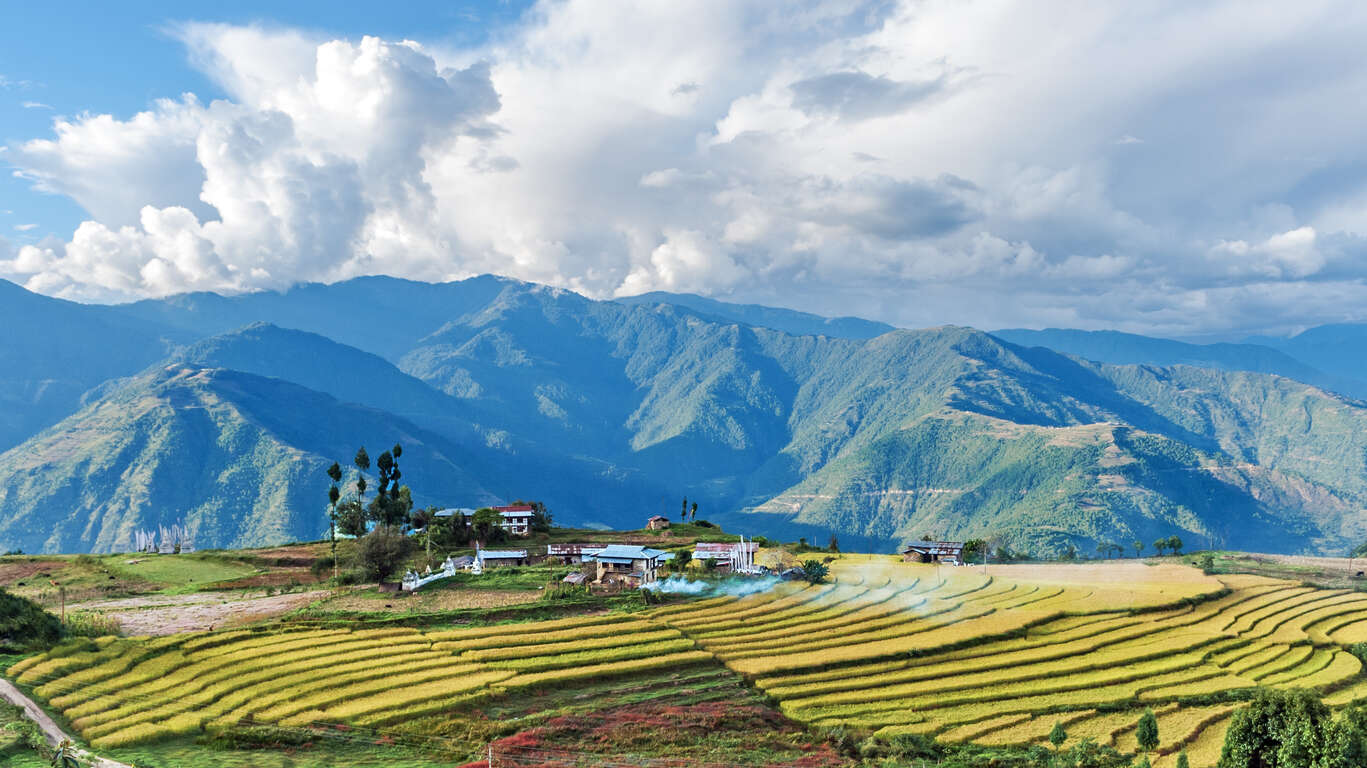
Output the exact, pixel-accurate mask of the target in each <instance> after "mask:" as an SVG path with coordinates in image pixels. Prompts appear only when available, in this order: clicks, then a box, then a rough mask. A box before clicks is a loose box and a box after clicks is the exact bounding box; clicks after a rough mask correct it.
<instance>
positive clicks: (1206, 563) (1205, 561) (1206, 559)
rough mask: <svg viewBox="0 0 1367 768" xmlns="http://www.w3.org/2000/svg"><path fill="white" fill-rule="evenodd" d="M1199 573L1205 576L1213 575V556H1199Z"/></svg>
mask: <svg viewBox="0 0 1367 768" xmlns="http://www.w3.org/2000/svg"><path fill="white" fill-rule="evenodd" d="M1201 572H1202V573H1207V574H1209V573H1215V555H1212V554H1211V553H1209V552H1207V553H1205V554H1204V555H1201Z"/></svg>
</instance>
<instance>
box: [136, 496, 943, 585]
mask: <svg viewBox="0 0 1367 768" xmlns="http://www.w3.org/2000/svg"><path fill="white" fill-rule="evenodd" d="M488 509H490V510H492V511H493V512H494V513H496V514H497V515H498V528H499V530H500V531H501V532H502V535H503V536H504V537H506V538H507V539H510V540H515V539H525V538H529V537H530V536H532V534H533V532H534V523H533V520H534V518H535V516H536V514H537V509H536V507H535V506H533V505H530V504H510V505H501V506H495V507H490V508H488ZM477 512H478V510H476V509H473V508H469V507H448V508H444V509H438V510H435V511H434V512H433V513H432V514H431V516H430V519H431V520H432V521H440V520H453V519H459V520H462V521H468V520H470V519H472V518H473V517H474V516H475V514H476V513H477ZM670 528H671V521H670V520H669V518H667V517H665V516H663V515H654V516H652V517H650V518H649V519H648V520H646V525H645V526H644V528H643V531H646V532H652V533H655V534H659V533H661V532H664V534H665V535H668V532H669V531H670ZM718 532H719V533H720V531H718ZM409 533H410V535H415V536H420V535H422V534H423V533H424V529H423V528H416V529H413V530H411V531H410V532H409ZM348 538H349V537H348ZM618 538H620V539H621V540H620V541H610V542H593V543H590V542H563V543H556V542H548V543H546V544H543V545H539V546H524V547H507V546H504V547H503V548H486V547H484V546H483V545H482V544H481V543H480V542H479V541H475V542H474V551H473V552H472V553H470V554H460V555H447V556H446V557H445V558H444V559H443V560H442V561H441V563H440V564H439V565H438V566H437V567H435V568H434V567H433V565H432V564H431V563H429V564H428V565H427V566H426V567H425V568H424V569H423V570H422V571H421V572H420V571H418V570H416V569H409V570H407V571H406V572H405V573H404V574H403V578H402V580H401V581H400V582H399V584H398V585H397V588H398V589H399V590H400V591H404V592H414V591H417V590H419V589H421V588H423V587H424V586H426V585H428V584H432V583H434V582H437V581H440V580H442V579H446V578H450V577H451V576H454V575H455V574H456V573H468V574H472V575H475V576H478V575H481V574H483V573H485V572H486V571H488V570H491V569H501V568H518V567H524V566H536V565H543V564H553V565H566V566H579V569H578V570H573V571H571V572H570V573H568V574H567V575H566V576H564V578H563V579H562V583H564V584H568V585H574V586H585V587H590V588H595V589H599V590H605V591H618V590H625V589H640V588H651V587H652V586H653V585H655V584H657V583H658V582H659V581H660V579H661V577H662V575H664V574H667V573H676V574H677V573H681V572H682V571H683V568H684V567H686V566H687V565H688V564H689V563H697V564H698V568H699V569H700V570H701V571H702V572H704V573H707V574H712V575H716V576H731V577H741V578H758V577H775V578H778V579H780V580H788V581H793V580H798V579H801V578H803V571H802V568H800V567H798V566H796V565H792V564H788V565H787V567H785V564H784V563H783V562H782V561H781V559H779V558H772V559H771V562H769V563H761V562H759V554H760V548H761V545H760V542H759V541H756V540H754V539H747V538H746V537H745V536H740V537H739V540H738V541H696V542H694V543H693V544H692V545H691V546H684V547H670V548H662V546H663V545H657V546H652V545H651V544H650V543H641V542H639V541H633V540H632V539H633V538H634V537H632V536H631V535H630V533H629V532H622V536H620V537H618ZM732 538H735V537H732ZM130 544H131V553H134V554H149V555H151V554H156V555H174V554H190V553H193V552H195V546H194V537H193V534H192V533H191V531H190V530H189V529H188V528H187V527H186V526H185V525H182V524H172V525H169V526H165V525H164V526H160V527H159V528H158V529H156V530H145V531H144V530H139V531H134V532H133V534H132V536H131V541H130ZM963 552H964V542H955V541H912V542H909V543H907V544H906V545H905V546H904V547H902V548H901V550H900V554H901V557H902V559H903V560H904V561H905V562H911V563H936V564H941V565H962V564H963ZM130 562H136V561H130ZM387 587H388V588H387ZM393 587H394V585H385V584H381V589H382V590H385V591H389V590H392V589H393Z"/></svg>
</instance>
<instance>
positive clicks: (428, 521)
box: [408, 507, 437, 561]
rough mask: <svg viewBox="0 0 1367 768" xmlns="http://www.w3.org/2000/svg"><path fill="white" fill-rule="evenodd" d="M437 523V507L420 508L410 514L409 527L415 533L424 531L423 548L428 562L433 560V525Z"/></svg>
mask: <svg viewBox="0 0 1367 768" xmlns="http://www.w3.org/2000/svg"><path fill="white" fill-rule="evenodd" d="M436 522H437V508H436V507H428V508H427V509H421V508H419V509H415V510H413V511H412V512H409V513H408V526H409V527H410V528H411V529H413V530H415V531H416V530H419V529H421V530H422V539H423V546H424V547H425V548H426V550H427V551H426V553H425V555H426V557H427V559H428V561H431V559H432V525H433V524H434V523H436Z"/></svg>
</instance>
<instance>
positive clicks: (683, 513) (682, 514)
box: [679, 496, 688, 523]
mask: <svg viewBox="0 0 1367 768" xmlns="http://www.w3.org/2000/svg"><path fill="white" fill-rule="evenodd" d="M687 519H688V497H687V496H685V497H684V500H683V507H681V508H680V509H679V522H681V523H682V522H684V521H685V520H687Z"/></svg>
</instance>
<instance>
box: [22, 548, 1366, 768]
mask: <svg viewBox="0 0 1367 768" xmlns="http://www.w3.org/2000/svg"><path fill="white" fill-rule="evenodd" d="M1363 626H1367V597H1364V596H1361V595H1358V594H1355V593H1350V592H1341V591H1331V590H1313V589H1310V588H1306V587H1302V586H1300V585H1298V584H1295V583H1292V582H1284V581H1278V580H1274V579H1267V578H1262V577H1253V576H1222V577H1211V576H1205V575H1202V574H1201V573H1199V572H1198V571H1195V570H1193V569H1190V568H1187V567H1185V566H1180V565H1175V564H1174V565H1160V566H1146V565H1142V564H1137V563H1133V564H1115V565H1106V566H1099V567H1098V566H1093V567H1091V568H1088V567H1085V566H1058V567H1044V566H1031V567H1024V566H1016V567H1011V566H1008V567H998V568H991V569H989V570H988V571H987V572H983V571H982V570H981V569H975V568H949V567H943V568H937V567H934V566H911V565H903V564H900V563H894V562H892V561H891V560H888V559H882V558H874V557H859V556H854V557H846V558H842V559H841V560H840V561H838V562H836V563H835V564H834V568H833V579H832V583H830V584H824V585H818V586H806V585H800V584H791V583H789V584H783V585H780V586H778V587H776V588H775V589H773V590H771V591H769V592H766V593H763V594H758V595H752V596H749V597H743V598H729V597H723V598H714V599H710V600H701V601H695V602H692V603H688V604H684V605H677V606H671V607H665V608H657V609H654V610H650V611H646V612H643V613H638V614H621V615H604V616H589V617H577V618H570V619H562V620H557V621H545V622H537V623H530V624H519V625H504V626H490V627H482V628H472V629H454V630H446V631H419V630H415V629H401V628H400V629H386V630H365V631H344V630H311V631H294V632H276V633H264V632H252V631H245V630H242V631H230V632H218V633H212V634H204V633H202V634H191V635H177V636H171V637H164V638H156V639H152V640H139V639H112V638H110V639H104V640H101V641H99V642H98V643H96V644H95V645H94V646H92V647H88V648H86V649H84V650H81V651H79V652H70V653H66V654H61V653H54V654H50V655H49V656H46V657H36V658H34V659H30V660H26V661H24V662H21V663H19V664H18V665H16V666H14V667H12V668H11V669H10V670H9V674H10V676H11V677H15V678H17V679H18V681H19V682H20V683H21V684H23V685H27V686H31V687H32V688H33V690H34V691H35V693H36V694H37V695H38V696H39V697H40V698H42V699H45V700H46V701H47V702H48V704H49V705H50V706H51V707H52V708H53V709H55V710H58V711H60V712H61V713H62V714H63V715H64V716H65V717H66V718H67V719H69V720H70V721H71V723H72V725H73V726H74V727H75V728H77V729H78V730H79V731H80V733H81V734H82V735H83V736H84V737H85V738H86V739H88V740H90V741H91V743H92V745H93V746H95V747H96V748H103V747H115V746H119V745H125V744H131V743H134V742H139V741H147V740H154V739H158V738H164V737H168V736H173V735H182V734H187V733H194V732H198V731H200V730H202V729H206V728H208V729H211V728H214V727H217V726H222V725H227V724H232V723H236V722H239V721H241V720H243V719H250V720H253V721H258V722H270V723H278V724H281V725H285V726H290V725H300V724H305V723H311V722H346V723H350V724H353V725H360V726H370V727H380V728H383V727H386V726H389V725H392V724H394V723H397V722H402V721H406V720H409V719H411V718H415V717H421V716H431V715H438V714H440V713H442V712H444V711H450V710H452V709H454V708H457V707H462V706H470V705H472V704H473V703H476V702H480V701H485V700H487V699H489V698H490V697H498V696H503V695H505V694H508V693H509V692H517V691H524V690H531V689H538V688H541V689H545V688H551V687H554V688H556V689H557V690H563V689H565V688H573V687H575V686H580V685H587V684H589V681H595V682H596V681H600V680H602V679H605V678H612V677H616V676H630V675H639V674H647V673H649V674H658V673H660V672H661V671H672V670H681V671H682V670H688V669H694V668H702V667H704V666H711V667H712V668H713V669H719V667H717V666H716V665H717V662H721V663H722V664H724V665H725V666H726V667H728V668H730V669H731V670H732V671H734V672H736V673H739V674H740V675H743V676H744V677H745V678H746V679H748V680H750V681H751V682H752V683H753V684H754V685H755V686H757V687H758V688H759V689H761V690H763V691H764V692H766V693H768V694H770V695H772V696H773V697H774V698H775V699H777V700H778V701H779V702H781V707H782V709H783V711H784V712H785V713H786V714H787V715H789V716H790V717H792V718H794V719H796V720H799V721H802V722H807V723H811V724H813V725H818V726H827V725H845V726H853V727H858V728H862V729H867V730H869V731H873V732H877V733H881V734H884V735H892V734H896V733H902V732H917V733H927V734H932V735H935V736H936V737H937V738H939V739H941V740H944V741H952V742H970V741H971V742H978V743H987V744H1001V745H1013V744H1018V745H1024V744H1032V743H1042V742H1044V741H1046V739H1047V736H1048V733H1049V731H1050V729H1052V727H1053V725H1054V723H1056V722H1060V723H1063V724H1064V726H1065V728H1066V729H1067V730H1068V732H1069V735H1070V740H1074V741H1075V740H1078V739H1081V738H1084V737H1089V738H1093V739H1096V740H1097V741H1099V742H1102V743H1107V744H1111V745H1113V746H1115V747H1116V748H1117V749H1121V750H1123V751H1134V750H1136V749H1137V748H1138V747H1137V745H1136V744H1135V743H1134V742H1135V739H1134V727H1135V724H1136V722H1137V721H1138V718H1139V716H1140V714H1141V713H1142V712H1143V710H1144V709H1146V708H1148V709H1152V710H1153V711H1154V712H1155V714H1156V715H1157V717H1158V721H1159V733H1160V739H1161V744H1160V746H1159V748H1158V754H1157V755H1155V756H1154V757H1155V760H1154V764H1155V766H1170V765H1173V764H1174V763H1175V761H1176V757H1177V753H1178V752H1179V751H1180V750H1183V749H1185V750H1186V751H1187V754H1188V756H1189V758H1190V760H1191V765H1192V766H1193V767H1194V768H1203V767H1205V766H1211V765H1213V764H1214V763H1215V761H1216V760H1217V759H1218V757H1219V748H1220V744H1221V743H1222V742H1223V733H1224V729H1225V727H1226V725H1227V723H1228V722H1229V717H1230V714H1231V713H1232V712H1233V711H1234V709H1235V708H1236V707H1237V706H1238V703H1239V699H1240V697H1241V696H1243V695H1245V694H1247V693H1248V692H1249V691H1251V690H1252V689H1253V688H1255V687H1258V686H1272V687H1283V688H1289V687H1305V688H1313V689H1316V690H1318V691H1320V692H1322V693H1323V694H1324V695H1325V700H1326V702H1327V703H1329V704H1330V705H1331V706H1344V705H1346V704H1348V703H1350V702H1352V701H1354V700H1357V699H1359V698H1364V697H1367V677H1364V675H1363V672H1362V665H1361V663H1360V662H1359V661H1358V659H1357V657H1355V656H1353V655H1352V654H1350V653H1348V652H1346V651H1345V650H1344V647H1343V645H1344V640H1345V639H1347V638H1356V637H1358V636H1360V635H1361V634H1362V631H1363V630H1362V629H1361V628H1362V627H1363Z"/></svg>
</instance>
